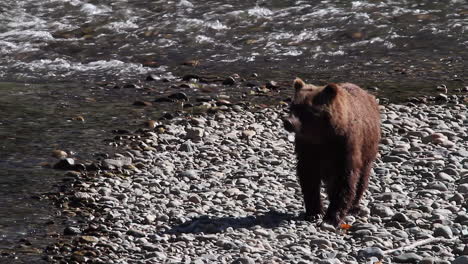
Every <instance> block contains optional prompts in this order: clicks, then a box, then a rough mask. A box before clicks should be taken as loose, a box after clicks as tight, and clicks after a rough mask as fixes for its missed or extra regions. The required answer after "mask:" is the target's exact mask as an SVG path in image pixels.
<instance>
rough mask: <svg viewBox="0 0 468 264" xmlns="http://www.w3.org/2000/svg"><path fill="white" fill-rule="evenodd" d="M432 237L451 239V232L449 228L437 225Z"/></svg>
mask: <svg viewBox="0 0 468 264" xmlns="http://www.w3.org/2000/svg"><path fill="white" fill-rule="evenodd" d="M434 236H436V237H445V238H452V237H453V232H452V229H451V228H450V227H449V226H443V225H439V226H437V227H436V228H435V229H434Z"/></svg>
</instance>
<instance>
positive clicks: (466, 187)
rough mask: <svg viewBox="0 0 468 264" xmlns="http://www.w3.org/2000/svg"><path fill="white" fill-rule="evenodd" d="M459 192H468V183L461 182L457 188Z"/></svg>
mask: <svg viewBox="0 0 468 264" xmlns="http://www.w3.org/2000/svg"><path fill="white" fill-rule="evenodd" d="M457 192H459V193H462V194H468V183H463V184H460V185H459V186H458V188H457Z"/></svg>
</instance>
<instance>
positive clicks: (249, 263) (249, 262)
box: [231, 257, 255, 264]
mask: <svg viewBox="0 0 468 264" xmlns="http://www.w3.org/2000/svg"><path fill="white" fill-rule="evenodd" d="M231 264H255V261H254V260H253V259H252V258H249V257H241V258H237V259H235V260H234V261H233V262H231Z"/></svg>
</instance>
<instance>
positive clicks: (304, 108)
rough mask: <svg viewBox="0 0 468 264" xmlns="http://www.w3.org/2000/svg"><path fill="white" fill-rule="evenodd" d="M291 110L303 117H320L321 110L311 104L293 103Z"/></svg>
mask: <svg viewBox="0 0 468 264" xmlns="http://www.w3.org/2000/svg"><path fill="white" fill-rule="evenodd" d="M291 112H292V113H293V114H294V115H296V116H297V117H299V118H301V119H306V118H317V117H320V115H321V114H320V110H319V109H317V108H316V107H313V106H310V105H302V104H296V105H291Z"/></svg>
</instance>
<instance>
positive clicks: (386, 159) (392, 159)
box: [382, 156, 406, 163]
mask: <svg viewBox="0 0 468 264" xmlns="http://www.w3.org/2000/svg"><path fill="white" fill-rule="evenodd" d="M382 161H383V162H398V163H401V162H404V161H406V159H404V158H402V157H400V156H385V157H383V158H382Z"/></svg>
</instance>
